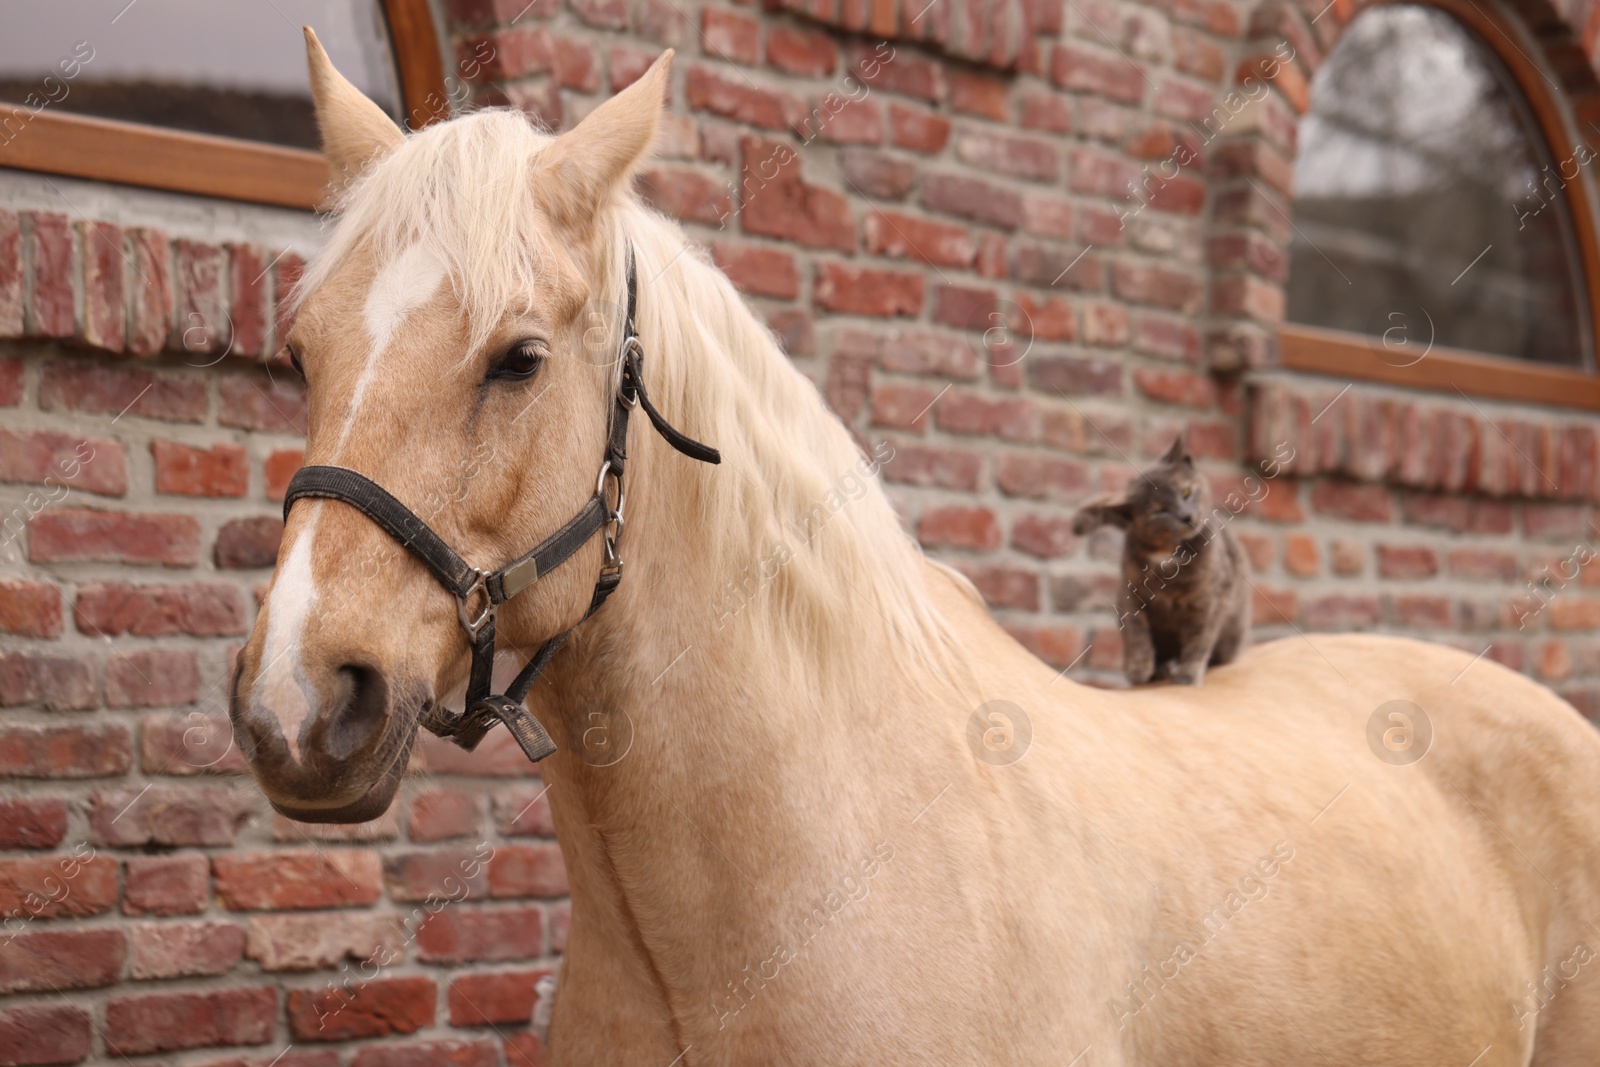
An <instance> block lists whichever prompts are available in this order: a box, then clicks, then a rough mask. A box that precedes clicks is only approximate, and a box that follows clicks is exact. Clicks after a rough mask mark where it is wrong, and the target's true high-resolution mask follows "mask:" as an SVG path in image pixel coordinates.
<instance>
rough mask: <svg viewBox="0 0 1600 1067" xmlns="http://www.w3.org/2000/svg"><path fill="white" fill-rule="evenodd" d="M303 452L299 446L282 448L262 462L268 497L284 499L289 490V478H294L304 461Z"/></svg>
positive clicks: (269, 498) (270, 498)
mask: <svg viewBox="0 0 1600 1067" xmlns="http://www.w3.org/2000/svg"><path fill="white" fill-rule="evenodd" d="M302 456H303V453H302V452H301V450H300V449H298V448H286V449H281V450H279V451H277V452H274V453H272V455H270V456H268V457H267V458H266V461H265V462H264V463H262V465H261V468H262V474H263V475H264V476H265V478H266V483H267V499H268V500H282V499H283V498H284V495H285V494H287V493H288V491H289V479H291V478H293V477H294V475H295V472H296V471H298V470H299V469H300V467H301V465H302V463H303V459H302Z"/></svg>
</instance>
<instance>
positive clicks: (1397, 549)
mask: <svg viewBox="0 0 1600 1067" xmlns="http://www.w3.org/2000/svg"><path fill="white" fill-rule="evenodd" d="M1377 551H1378V577H1380V578H1431V577H1433V576H1434V575H1436V574H1438V573H1439V553H1437V552H1435V551H1434V550H1433V549H1432V548H1429V547H1428V546H1427V545H1378V546H1377Z"/></svg>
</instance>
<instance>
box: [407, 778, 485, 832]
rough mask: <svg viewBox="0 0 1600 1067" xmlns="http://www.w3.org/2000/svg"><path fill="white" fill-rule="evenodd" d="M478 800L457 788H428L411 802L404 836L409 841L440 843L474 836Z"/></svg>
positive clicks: (478, 816) (477, 819)
mask: <svg viewBox="0 0 1600 1067" xmlns="http://www.w3.org/2000/svg"><path fill="white" fill-rule="evenodd" d="M480 821H481V816H480V813H479V805H478V798H477V797H476V796H474V795H473V794H471V793H468V792H466V791H465V790H461V789H429V790H427V791H426V792H422V793H418V794H417V795H416V796H415V797H413V798H412V799H411V819H410V822H409V824H408V828H407V831H406V833H407V835H408V836H409V837H410V838H411V840H413V841H444V840H448V839H449V838H452V837H466V836H468V835H470V834H476V833H477V832H478V829H479V823H480Z"/></svg>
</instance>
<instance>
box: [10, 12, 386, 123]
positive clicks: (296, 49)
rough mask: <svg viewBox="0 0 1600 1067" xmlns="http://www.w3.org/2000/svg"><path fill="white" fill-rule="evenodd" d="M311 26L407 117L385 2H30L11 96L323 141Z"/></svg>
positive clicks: (345, 65) (372, 91)
mask: <svg viewBox="0 0 1600 1067" xmlns="http://www.w3.org/2000/svg"><path fill="white" fill-rule="evenodd" d="M302 25H308V26H311V27H312V28H313V29H315V30H316V31H317V36H318V37H319V38H320V39H321V40H322V43H323V45H324V47H326V48H327V50H328V53H329V55H331V56H332V57H333V62H334V64H335V65H336V66H337V67H338V68H339V70H340V71H341V72H342V73H343V74H344V75H345V77H347V78H349V79H350V80H351V81H352V82H354V83H355V85H356V87H357V88H359V89H361V90H362V91H363V92H365V93H366V94H367V95H368V96H370V97H372V98H373V99H374V100H376V101H377V102H378V104H379V106H381V107H382V108H383V109H384V110H386V111H388V112H389V113H391V114H396V113H397V111H396V108H395V101H396V99H397V98H398V95H399V94H398V91H397V88H396V86H397V80H396V77H395V74H394V71H393V66H392V63H391V61H390V52H389V43H388V38H387V30H386V28H385V25H384V21H383V15H382V12H381V11H379V9H378V4H377V3H376V2H375V0H272V2H270V3H261V2H258V0H229V2H225V3H212V2H207V3H196V2H194V0H135V2H134V3H131V4H130V3H129V2H128V0H74V2H72V3H35V4H30V5H28V8H27V12H26V14H19V13H15V12H14V13H12V14H11V15H9V16H7V18H6V20H5V32H4V33H0V100H5V101H10V102H12V103H19V104H26V105H28V106H29V107H31V108H34V109H35V110H38V109H40V108H43V109H45V110H55V111H63V112H73V113H76V114H81V115H95V116H98V117H100V118H108V119H121V120H123V121H126V122H142V123H148V124H150V125H153V126H165V127H169V128H172V129H179V130H191V131H195V132H198V133H211V134H218V135H221V136H225V137H240V138H244V139H246V140H251V141H265V142H268V143H270V144H279V145H289V146H291V147H295V148H309V149H316V148H317V147H318V143H317V130H316V119H315V117H314V115H313V113H312V108H311V96H310V92H309V90H308V89H307V86H306V58H305V54H306V53H305V40H304V38H303V37H302V36H301V32H300V27H301V26H302ZM20 133H21V131H20V130H11V129H8V130H7V131H5V133H4V134H3V135H0V136H3V137H4V138H7V139H8V138H9V137H12V136H19V135H20Z"/></svg>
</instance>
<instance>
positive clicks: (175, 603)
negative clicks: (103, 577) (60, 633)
mask: <svg viewBox="0 0 1600 1067" xmlns="http://www.w3.org/2000/svg"><path fill="white" fill-rule="evenodd" d="M74 616H75V618H76V621H77V625H78V630H79V631H80V632H81V633H86V634H93V635H95V636H97V637H98V636H111V637H115V636H116V635H118V634H125V633H126V634H133V635H135V636H138V637H170V636H172V635H174V634H190V635H192V636H194V637H222V636H226V635H228V634H242V633H244V632H245V625H244V602H243V601H242V600H241V598H240V596H239V590H238V588H237V587H236V586H232V585H225V584H222V583H220V582H204V583H201V582H197V583H195V584H193V585H132V584H129V583H126V582H106V583H103V584H90V585H84V586H80V587H79V589H78V602H77V605H76V609H75V611H74Z"/></svg>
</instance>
